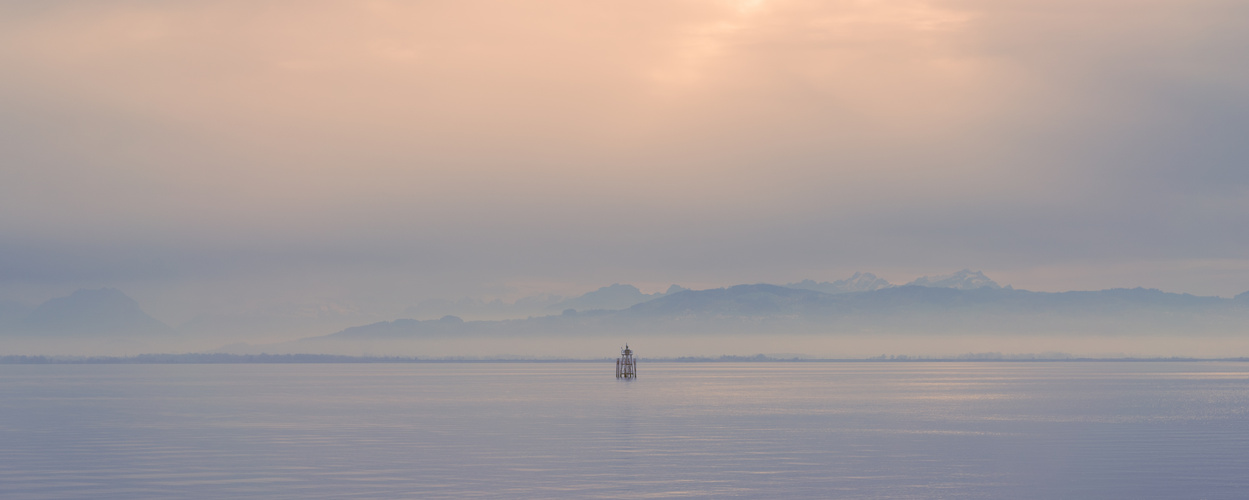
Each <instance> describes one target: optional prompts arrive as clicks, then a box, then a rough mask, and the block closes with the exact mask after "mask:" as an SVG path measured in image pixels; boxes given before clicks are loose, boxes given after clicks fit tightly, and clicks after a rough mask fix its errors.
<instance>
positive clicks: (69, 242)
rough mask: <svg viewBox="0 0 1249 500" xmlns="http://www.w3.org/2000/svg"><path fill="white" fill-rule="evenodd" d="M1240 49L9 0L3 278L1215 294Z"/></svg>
mask: <svg viewBox="0 0 1249 500" xmlns="http://www.w3.org/2000/svg"><path fill="white" fill-rule="evenodd" d="M1246 61H1249V2H1245V1H1243V0H1131V1H1126V0H1125V1H1119V0H1111V1H1106V0H1081V1H1068V0H1018V1H1002V0H992V1H989V0H984V1H981V0H950V1H940V0H937V1H923V0H915V1H871V0H862V1H827V2H819V1H785V0H741V1H730V0H657V1H651V0H628V1H616V0H603V1H594V2H585V1H567V0H525V1H478V0H455V1H440V0H432V1H420V2H416V1H413V2H386V1H371V2H365V1H359V2H356V1H309V0H299V1H289V2H279V1H273V2H264V1H253V0H248V1H238V2H231V1H211V2H208V1H178V2H167V1H141V0H133V1H94V0H93V1H81V2H72V1H40V2H18V1H14V2H3V3H0V294H3V297H7V298H18V299H21V300H25V301H27V302H37V301H39V300H42V299H44V298H47V297H51V296H57V295H64V294H67V293H68V292H70V291H72V290H73V289H75V288H78V287H84V286H93V287H94V286H113V287H117V288H120V289H122V290H124V291H126V292H127V293H129V294H130V295H132V296H134V297H136V298H137V299H139V301H140V302H141V303H143V305H144V307H145V308H147V309H148V310H149V311H151V312H152V313H153V314H154V315H156V316H157V317H158V318H160V319H162V320H165V321H167V322H170V323H174V324H176V323H178V322H180V321H185V320H186V319H188V318H190V317H192V316H194V315H195V314H198V313H202V312H209V311H217V310H226V309H230V308H235V309H238V308H242V307H251V306H255V305H256V304H270V305H274V304H280V303H312V302H318V301H322V302H333V303H337V304H344V305H345V306H350V307H362V308H365V309H371V310H375V311H380V312H379V314H391V313H392V312H397V311H400V310H402V308H403V307H406V306H408V305H412V304H414V303H416V302H417V301H419V300H421V299H426V298H431V297H460V296H483V297H496V296H497V297H504V298H508V297H516V296H519V295H524V294H527V293H533V292H539V291H550V292H556V293H565V294H569V293H578V292H584V291H586V290H590V289H593V288H597V287H599V286H603V285H607V284H611V283H613V282H622V283H634V284H637V285H639V286H641V287H642V288H643V290H644V291H647V292H651V291H658V290H661V289H663V288H665V287H666V286H667V285H668V284H669V283H678V284H682V285H685V286H689V287H694V288H698V287H711V286H722V285H728V284H735V283H744V282H773V283H784V282H787V281H796V280H800V279H803V278H812V279H817V280H834V279H839V278H844V277H846V276H848V275H850V274H851V273H853V272H854V271H856V270H862V271H871V272H875V273H876V274H878V275H880V276H882V277H885V278H887V279H890V280H891V281H894V282H905V281H909V280H911V279H913V278H915V277H917V276H919V275H922V274H940V273H948V272H952V271H956V270H959V269H962V268H972V269H981V270H984V271H985V273H986V274H988V275H989V276H990V277H992V278H994V279H996V280H998V281H999V282H1000V283H1002V284H1011V285H1014V286H1015V287H1017V288H1027V289H1034V290H1067V289H1101V288H1110V287H1135V286H1145V287H1157V288H1162V289H1164V290H1168V291H1182V292H1190V293H1194V294H1201V295H1222V296H1231V295H1234V294H1236V293H1240V292H1243V291H1246V290H1249V139H1247V138H1249V64H1247V63H1246ZM249 304H250V306H249Z"/></svg>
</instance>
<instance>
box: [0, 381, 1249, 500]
mask: <svg viewBox="0 0 1249 500" xmlns="http://www.w3.org/2000/svg"><path fill="white" fill-rule="evenodd" d="M639 374H640V378H639V379H638V380H635V381H631V382H622V381H617V380H615V379H613V378H612V366H611V364H610V363H463V364H445V363H423V364H365V365H342V364H340V365H47V366H33V365H0V410H2V411H0V496H4V497H6V498H171V497H177V498H226V497H229V498H352V497H360V498H378V497H385V498H399V497H411V498H417V497H419V498H706V497H716V498H725V497H740V498H765V497H778V496H789V497H806V498H830V497H845V498H869V497H870V498H1240V497H1242V496H1243V492H1244V491H1245V490H1246V489H1247V488H1249V476H1246V475H1245V474H1244V471H1245V470H1247V469H1249V451H1246V450H1249V418H1246V413H1247V412H1249V364H1244V363H1234V362H1015V363H996V362H993V363H990V362H979V363H953V362H927V363H925V362H906V363H903V362H841V363H690V364H682V363H646V362H645V361H643V364H642V365H641V366H640V370H639Z"/></svg>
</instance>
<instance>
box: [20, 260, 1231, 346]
mask: <svg viewBox="0 0 1249 500" xmlns="http://www.w3.org/2000/svg"><path fill="white" fill-rule="evenodd" d="M553 306H558V307H559V308H560V311H558V312H551V313H548V314H543V315H537V316H529V317H525V318H508V319H470V320H464V319H461V318H460V317H458V316H455V315H444V316H442V317H441V318H439V319H423V320H420V319H396V320H393V321H381V322H375V323H370V324H363V325H361V324H357V326H349V327H346V328H342V327H340V328H342V329H341V330H339V331H337V332H336V333H332V334H328V335H322V336H316V332H315V330H312V329H310V330H309V331H308V333H309V334H310V335H304V336H303V337H304V339H303V340H298V341H293V342H287V343H286V344H283V345H281V349H278V351H280V350H286V351H288V352H318V351H319V350H320V347H318V346H324V345H329V344H339V345H346V344H361V345H364V344H369V343H370V342H375V341H421V340H429V339H524V338H536V337H544V338H550V337H558V338H569V339H571V338H602V337H605V336H611V337H619V336H625V337H628V336H630V335H633V336H642V335H660V336H666V337H672V338H675V337H680V336H682V335H704V336H707V335H710V336H733V335H738V336H740V335H752V336H760V335H761V336H771V335H792V334H797V335H875V334H902V335H946V334H980V335H990V336H1045V335H1068V336H1071V335H1074V336H1082V335H1083V336H1105V335H1115V336H1139V335H1157V334H1165V335H1172V336H1181V337H1183V336H1197V335H1210V334H1214V335H1224V336H1226V335H1232V336H1237V335H1240V336H1245V337H1247V338H1249V335H1244V334H1249V292H1246V293H1242V294H1240V295H1237V296H1236V297H1234V298H1230V299H1228V298H1220V297H1201V296H1194V295H1190V294H1180V293H1169V292H1163V291H1160V290H1154V289H1143V288H1135V289H1109V290H1100V291H1072V292H1034V291H1028V290H1018V289H1014V288H1011V287H1009V286H1007V287H1003V286H1000V285H998V284H997V283H996V282H994V281H993V280H991V279H989V278H988V277H986V276H985V275H984V274H983V273H981V272H979V271H971V270H963V271H960V272H958V273H954V274H951V275H947V276H936V277H924V278H920V279H917V280H915V281H912V282H910V283H908V284H905V285H893V284H891V283H888V282H887V281H885V280H883V279H880V278H877V277H876V276H873V275H872V274H870V273H856V274H855V275H854V276H852V277H850V278H848V279H845V280H839V281H834V282H815V281H811V280H804V281H801V282H797V283H790V284H788V285H785V286H780V285H770V284H750V285H737V286H731V287H725V288H715V289H707V290H690V289H686V288H682V287H679V286H675V285H674V286H672V287H669V289H668V290H666V291H665V292H662V293H653V294H644V293H642V292H641V291H640V290H638V288H636V287H634V286H632V285H627V284H613V285H610V286H607V287H603V288H600V289H598V290H595V291H592V292H589V293H586V294H584V295H582V296H579V297H574V298H569V299H563V298H561V299H559V300H552V301H550V302H549V303H547V304H546V305H544V306H543V307H542V309H544V310H550V309H551V308H553ZM339 320H341V318H340V319H339ZM192 325H193V326H194V325H196V324H195V323H192ZM183 328H185V327H183ZM183 328H172V327H170V326H168V325H165V324H164V323H161V322H160V321H158V320H156V319H154V318H152V317H151V316H150V315H148V314H147V313H145V312H144V311H143V310H142V308H141V307H140V306H139V304H138V303H137V302H136V301H134V299H131V298H130V297H128V296H126V295H125V294H124V293H122V292H121V291H119V290H116V289H112V288H102V289H95V290H78V291H76V292H74V293H72V294H70V295H68V296H66V297H60V298H55V299H51V300H48V301H46V302H44V303H43V304H41V305H39V306H37V307H28V306H24V305H22V304H19V303H15V302H0V336H2V337H3V338H4V339H6V340H4V344H0V345H3V346H9V348H10V350H11V349H12V346H14V345H20V342H21V341H22V340H23V339H26V340H30V339H44V340H56V341H60V342H63V343H64V342H71V343H74V342H78V341H79V340H81V339H88V340H100V341H115V340H122V339H124V340H134V341H136V342H139V341H144V342H146V341H157V340H161V341H164V340H172V339H178V338H183V339H186V338H190V337H195V338H196V339H198V340H200V341H201V342H199V343H198V345H200V346H202V345H204V343H205V342H207V341H211V339H212V338H222V339H225V338H226V337H227V336H226V335H225V334H224V333H223V334H221V335H214V332H211V331H195V332H194V334H190V333H187V331H190V330H186V331H184V329H183ZM322 331H325V330H324V329H323V330H322ZM331 331H333V330H331ZM235 338H237V337H235ZM257 338H258V337H257ZM287 338H293V337H287ZM62 345H68V344H62ZM136 345H140V344H136ZM141 345H156V344H154V343H152V342H149V343H148V344H141ZM164 345H166V346H174V345H187V344H173V343H166V344H164ZM217 345H220V344H217ZM168 348H171V349H172V348H175V347H168ZM0 349H2V348H0ZM248 349H250V348H248ZM261 349H264V348H261ZM269 352H276V351H269ZM381 352H384V351H381ZM0 353H2V352H0Z"/></svg>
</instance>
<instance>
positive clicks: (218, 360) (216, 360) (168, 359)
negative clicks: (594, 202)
mask: <svg viewBox="0 0 1249 500" xmlns="http://www.w3.org/2000/svg"><path fill="white" fill-rule="evenodd" d="M611 361H612V358H590V359H574V358H470V357H441V358H416V357H400V356H347V355H337V354H224V353H187V354H140V355H136V356H89V357H83V356H42V355H33V356H32V355H8V356H0V364H6V365H47V364H96V365H103V364H118V365H120V364H291V363H597V362H607V363H610V362H611ZM645 361H646V362H654V363H715V362H731V363H742V362H768V363H776V362H808V363H811V362H846V363H849V362H869V363H870V362H968V361H972V362H982V361H984V362H1003V361H1004V362H1037V361H1073V362H1079V361H1249V358H1243V357H1242V358H1217V359H1216V358H1189V357H1164V358H1132V357H1120V358H1088V357H1076V356H1070V355H1045V356H1039V355H1003V354H1000V353H968V354H963V355H959V356H952V357H925V356H908V355H880V356H876V357H872V358H853V359H816V358H800V357H773V356H765V355H763V354H757V355H754V356H730V355H724V356H716V357H700V356H682V357H676V358H648V359H646V360H645Z"/></svg>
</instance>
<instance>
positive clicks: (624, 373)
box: [616, 344, 638, 379]
mask: <svg viewBox="0 0 1249 500" xmlns="http://www.w3.org/2000/svg"><path fill="white" fill-rule="evenodd" d="M637 377H638V365H637V359H636V358H634V357H633V350H632V349H629V344H625V346H624V349H621V350H620V357H619V358H617V359H616V378H627V379H635V378H637Z"/></svg>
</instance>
